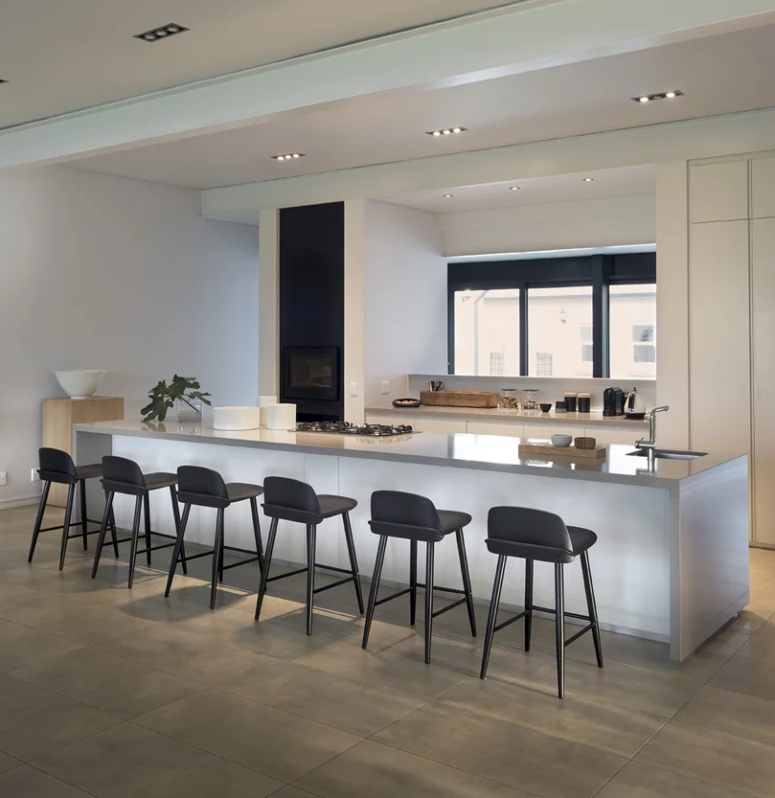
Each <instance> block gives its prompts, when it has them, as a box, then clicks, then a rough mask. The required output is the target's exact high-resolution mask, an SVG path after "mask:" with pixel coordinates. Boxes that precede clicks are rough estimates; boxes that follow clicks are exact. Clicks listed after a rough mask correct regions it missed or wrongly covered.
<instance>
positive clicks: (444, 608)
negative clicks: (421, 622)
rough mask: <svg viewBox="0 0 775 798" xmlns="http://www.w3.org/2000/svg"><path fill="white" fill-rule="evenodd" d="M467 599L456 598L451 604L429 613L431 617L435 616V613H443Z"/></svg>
mask: <svg viewBox="0 0 775 798" xmlns="http://www.w3.org/2000/svg"><path fill="white" fill-rule="evenodd" d="M466 600H467V599H464V598H462V599H458V600H457V601H453V602H452V603H451V604H448V605H447V606H446V607H442V608H441V609H440V610H436V612H434V613H432V614H431V617H432V618H435V617H436V616H437V615H443V614H444V613H445V612H449V611H450V610H454V609H455V607H459V606H460V605H461V604H465V603H466Z"/></svg>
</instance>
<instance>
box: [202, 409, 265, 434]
mask: <svg viewBox="0 0 775 798" xmlns="http://www.w3.org/2000/svg"><path fill="white" fill-rule="evenodd" d="M260 426H261V408H260V407H214V408H213V429H230V430H239V429H258V428H259V427H260Z"/></svg>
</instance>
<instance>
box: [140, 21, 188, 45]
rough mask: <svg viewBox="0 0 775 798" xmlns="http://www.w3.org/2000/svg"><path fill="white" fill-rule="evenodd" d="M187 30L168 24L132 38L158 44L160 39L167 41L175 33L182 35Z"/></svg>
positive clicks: (173, 23) (172, 23)
mask: <svg viewBox="0 0 775 798" xmlns="http://www.w3.org/2000/svg"><path fill="white" fill-rule="evenodd" d="M187 30H189V29H188V28H184V27H183V26H182V25H178V24H177V23H176V22H170V23H169V25H162V26H161V27H160V28H153V30H147V31H145V32H143V33H136V34H135V36H134V38H135V39H141V40H142V41H144V42H158V41H159V40H160V39H169V37H170V36H174V35H175V34H176V33H184V32H185V31H187Z"/></svg>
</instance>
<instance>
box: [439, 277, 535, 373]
mask: <svg viewBox="0 0 775 798" xmlns="http://www.w3.org/2000/svg"><path fill="white" fill-rule="evenodd" d="M519 293H520V292H519V290H518V289H511V288H508V289H503V290H493V291H469V290H464V291H455V299H454V308H455V328H454V336H455V341H454V347H455V348H454V352H455V374H474V375H478V376H487V375H493V376H496V377H502V376H506V375H512V374H519V357H520V355H519Z"/></svg>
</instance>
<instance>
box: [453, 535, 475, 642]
mask: <svg viewBox="0 0 775 798" xmlns="http://www.w3.org/2000/svg"><path fill="white" fill-rule="evenodd" d="M455 537H456V538H457V553H458V555H459V557H460V570H461V572H462V575H463V590H465V594H466V606H467V607H468V620H469V622H470V623H471V637H476V615H475V614H474V596H473V592H472V590H471V573H470V572H469V570H468V555H467V554H466V541H465V538H464V537H463V530H462V529H458V530H457V532H456V533H455Z"/></svg>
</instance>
